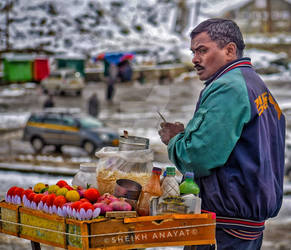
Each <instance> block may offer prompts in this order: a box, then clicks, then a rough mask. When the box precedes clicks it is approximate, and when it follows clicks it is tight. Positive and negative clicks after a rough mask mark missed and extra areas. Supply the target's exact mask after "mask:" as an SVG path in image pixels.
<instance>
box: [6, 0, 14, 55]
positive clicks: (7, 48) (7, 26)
mask: <svg viewBox="0 0 291 250" xmlns="http://www.w3.org/2000/svg"><path fill="white" fill-rule="evenodd" d="M11 7H12V3H11V5H10V0H6V6H5V12H6V29H5V44H6V50H9V49H10V43H9V40H10V34H9V25H10V19H9V12H10V9H11Z"/></svg>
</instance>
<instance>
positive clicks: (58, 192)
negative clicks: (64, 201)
mask: <svg viewBox="0 0 291 250" xmlns="http://www.w3.org/2000/svg"><path fill="white" fill-rule="evenodd" d="M67 192H68V189H66V188H60V189H58V191H57V193H56V195H57V196H59V195H63V196H66V193H67Z"/></svg>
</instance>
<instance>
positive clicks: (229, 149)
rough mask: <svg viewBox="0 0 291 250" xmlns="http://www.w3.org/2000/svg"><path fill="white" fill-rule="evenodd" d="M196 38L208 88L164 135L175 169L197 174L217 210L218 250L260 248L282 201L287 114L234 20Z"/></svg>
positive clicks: (209, 23) (203, 27)
mask: <svg viewBox="0 0 291 250" xmlns="http://www.w3.org/2000/svg"><path fill="white" fill-rule="evenodd" d="M190 37H191V51H192V52H193V59H192V62H193V64H194V68H195V70H196V71H197V75H198V77H199V79H200V80H202V81H205V83H204V84H205V88H204V89H203V90H202V91H201V93H200V97H199V100H198V102H197V105H196V110H195V113H194V116H193V118H192V119H191V120H190V121H189V123H188V124H187V126H186V128H184V125H183V124H181V123H179V122H177V123H168V122H164V123H161V129H160V130H159V134H160V137H161V140H162V142H163V143H164V144H166V145H167V149H168V155H169V159H170V160H171V161H172V162H173V163H174V164H175V165H176V167H177V168H178V169H179V170H180V171H181V172H182V173H185V172H186V171H192V172H194V173H195V177H196V182H197V183H198V185H199V187H200V196H201V199H202V209H204V210H208V211H212V212H215V213H216V215H217V220H216V223H217V224H216V241H217V249H218V250H220V249H235V250H248V249H249V250H255V249H260V248H261V245H262V240H263V230H264V225H265V221H266V220H267V219H268V218H271V217H275V216H276V215H277V214H278V212H279V210H280V207H281V204H282V198H283V177H284V148H285V118H284V115H283V114H282V112H281V110H280V108H279V106H278V104H277V102H276V100H275V98H274V97H273V95H272V94H271V92H270V90H269V89H268V88H267V87H266V85H265V83H264V82H263V81H262V80H261V78H260V77H259V76H258V75H257V73H256V72H255V70H254V68H253V66H252V64H251V60H250V58H246V57H243V50H244V47H245V44H244V41H243V37H242V34H241V32H240V29H239V27H238V26H237V24H236V23H235V22H233V21H231V20H227V19H218V18H215V19H208V20H206V21H204V22H202V23H200V24H199V25H198V26H197V27H195V28H194V29H193V31H192V32H191V35H190ZM214 248H215V246H207V245H205V246H198V247H197V249H199V250H201V249H214Z"/></svg>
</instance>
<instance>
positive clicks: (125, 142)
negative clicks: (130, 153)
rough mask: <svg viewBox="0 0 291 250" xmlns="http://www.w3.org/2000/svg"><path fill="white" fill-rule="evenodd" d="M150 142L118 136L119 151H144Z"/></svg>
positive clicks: (133, 137) (138, 138) (140, 138)
mask: <svg viewBox="0 0 291 250" xmlns="http://www.w3.org/2000/svg"><path fill="white" fill-rule="evenodd" d="M149 144H150V140H149V139H148V138H144V137H137V136H127V137H125V136H120V137H119V150H121V151H126V150H144V149H148V148H149Z"/></svg>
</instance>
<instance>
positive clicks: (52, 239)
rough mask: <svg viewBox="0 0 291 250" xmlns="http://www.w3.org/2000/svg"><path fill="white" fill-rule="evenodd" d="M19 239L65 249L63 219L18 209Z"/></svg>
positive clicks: (30, 210)
mask: <svg viewBox="0 0 291 250" xmlns="http://www.w3.org/2000/svg"><path fill="white" fill-rule="evenodd" d="M19 214H20V217H19V218H20V223H21V226H20V230H19V237H21V238H24V239H28V240H32V241H36V242H40V243H44V244H47V245H51V246H56V247H62V248H66V234H65V233H66V224H65V218H63V217H60V216H57V215H51V214H48V213H45V212H42V211H37V210H33V209H29V208H25V207H21V208H19Z"/></svg>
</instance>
